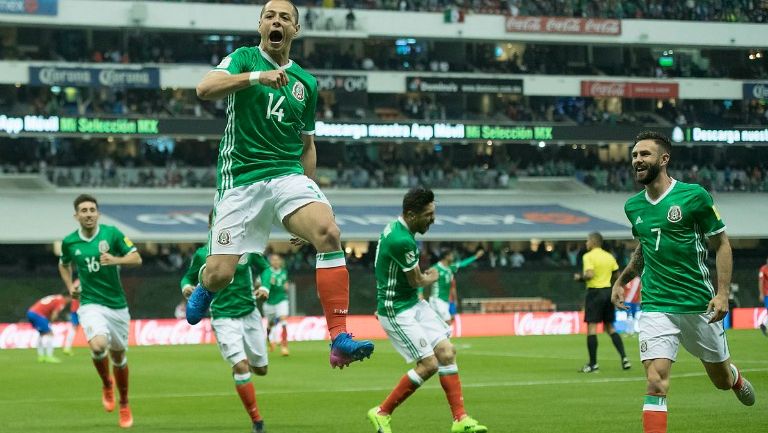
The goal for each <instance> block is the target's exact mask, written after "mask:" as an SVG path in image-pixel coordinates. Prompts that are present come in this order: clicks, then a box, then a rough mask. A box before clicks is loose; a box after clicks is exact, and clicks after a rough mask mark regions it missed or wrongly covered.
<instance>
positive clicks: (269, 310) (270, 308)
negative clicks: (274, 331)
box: [261, 299, 288, 322]
mask: <svg viewBox="0 0 768 433" xmlns="http://www.w3.org/2000/svg"><path fill="white" fill-rule="evenodd" d="M261 308H263V309H264V317H266V318H267V321H268V322H272V321H274V320H276V319H279V318H280V317H286V316H288V300H287V299H286V300H283V301H280V302H278V303H277V304H275V305H272V304H267V303H266V302H265V303H264V304H263V305H262V306H261Z"/></svg>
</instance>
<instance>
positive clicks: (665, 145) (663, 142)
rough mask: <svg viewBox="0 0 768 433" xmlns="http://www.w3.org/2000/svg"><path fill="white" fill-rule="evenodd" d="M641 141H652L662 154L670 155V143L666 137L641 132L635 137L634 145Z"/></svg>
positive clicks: (656, 133) (657, 133)
mask: <svg viewBox="0 0 768 433" xmlns="http://www.w3.org/2000/svg"><path fill="white" fill-rule="evenodd" d="M643 140H653V142H654V143H656V144H658V145H659V146H661V148H662V149H663V150H664V152H666V153H668V154H670V155H671V154H672V141H670V139H669V137H667V136H666V135H664V134H662V133H660V132H656V131H642V132H641V133H639V134H637V137H635V144H637V143H638V142H640V141H643Z"/></svg>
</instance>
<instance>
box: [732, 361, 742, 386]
mask: <svg viewBox="0 0 768 433" xmlns="http://www.w3.org/2000/svg"><path fill="white" fill-rule="evenodd" d="M731 373H732V374H733V377H734V379H733V386H731V389H733V390H734V391H739V390H741V388H742V387H743V386H744V379H743V378H742V377H741V372H740V371H739V369H738V368H736V366H735V365H733V364H731Z"/></svg>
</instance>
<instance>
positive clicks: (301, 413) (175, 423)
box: [0, 331, 768, 433]
mask: <svg viewBox="0 0 768 433" xmlns="http://www.w3.org/2000/svg"><path fill="white" fill-rule="evenodd" d="M584 340H585V339H584V337H583V336H547V337H508V338H463V339H455V340H454V343H455V344H456V346H457V348H458V351H459V358H458V364H459V369H460V373H461V379H462V383H463V385H464V397H465V404H466V407H467V410H468V412H469V413H470V414H471V415H472V416H474V417H475V418H477V419H478V420H480V421H481V422H482V423H483V424H486V425H487V426H488V427H489V429H490V431H491V432H531V433H533V432H550V433H552V432H569V433H578V432H584V433H599V432H611V433H623V432H641V431H642V426H641V422H640V416H641V406H642V396H643V395H644V388H645V382H644V376H643V372H642V368H641V365H640V363H639V361H636V360H638V354H637V341H636V339H633V338H627V339H625V342H626V345H627V348H628V352H629V356H630V358H631V359H632V360H633V362H634V364H635V365H634V367H633V368H632V369H631V370H629V371H622V370H621V368H620V366H619V362H618V357H617V355H616V353H615V351H614V350H613V347H612V346H611V344H610V341H609V340H608V338H607V337H606V336H604V335H601V336H600V337H599V341H600V347H599V349H598V351H599V357H600V365H601V372H600V373H598V374H590V375H584V374H579V373H576V370H577V369H578V368H579V367H581V366H582V365H583V363H584V360H585V356H586V348H585V341H584ZM729 343H730V346H731V351H732V355H733V356H734V359H735V360H736V361H737V363H738V365H739V366H740V367H741V368H742V369H744V371H745V372H746V376H747V377H748V378H749V379H750V380H751V381H752V383H753V384H754V385H755V388H756V389H757V400H758V402H757V404H756V405H755V406H753V407H751V408H747V407H744V406H742V405H741V404H740V403H739V402H738V401H737V400H736V399H735V397H734V395H733V393H732V392H730V391H728V392H724V391H719V390H717V389H715V388H714V387H713V386H712V385H711V384H710V383H709V380H708V379H707V377H706V376H705V375H704V371H703V368H702V367H701V365H700V363H699V362H698V361H697V360H695V359H693V358H692V357H691V356H690V355H688V354H687V353H681V356H680V357H679V359H678V362H677V363H676V364H675V366H674V367H673V376H672V389H671V392H670V395H669V410H670V417H669V431H670V432H673V433H684V432H697V433H703V432H713V433H715V432H717V433H720V432H738V433H758V432H760V433H763V432H766V431H768V410H767V409H768V339H766V338H765V337H763V336H762V335H761V334H760V332H759V331H734V332H730V333H729ZM326 347H327V345H325V344H323V343H320V342H302V343H293V344H292V346H291V349H292V353H291V356H290V357H288V358H281V357H279V356H274V357H273V358H272V359H271V363H270V366H269V368H270V371H269V374H268V375H267V376H266V377H258V378H256V377H254V383H255V385H256V390H257V394H258V399H259V407H260V410H261V412H262V415H263V416H264V418H265V421H266V425H267V427H268V431H269V432H270V433H283V432H286V433H299V432H301V433H315V432H316V433H320V432H322V433H328V432H333V433H352V432H355V433H358V432H362V433H365V432H373V428H372V427H371V425H370V424H369V423H368V421H367V419H366V417H365V413H366V411H367V410H368V409H369V408H371V407H373V406H375V405H377V404H378V403H379V402H380V401H381V400H382V399H383V398H384V397H385V396H386V395H387V394H388V393H389V391H390V390H391V388H392V387H393V386H394V385H395V383H396V382H397V381H398V380H399V378H400V377H401V376H402V375H403V374H404V373H405V372H406V371H407V369H408V368H409V366H408V365H406V364H405V363H404V362H403V360H402V358H400V356H399V355H397V354H396V353H395V352H394V350H393V349H392V347H391V345H390V343H389V342H388V341H379V342H378V345H377V349H376V353H375V355H374V356H373V357H372V358H371V359H370V360H367V361H366V362H363V363H362V364H353V366H351V367H350V368H348V369H345V370H343V371H339V370H331V369H330V368H329V367H328V353H327V349H326ZM129 361H130V367H131V401H132V404H131V406H132V408H133V412H134V418H135V425H134V427H133V429H132V430H133V431H136V432H220V433H229V432H232V433H234V432H243V433H245V432H249V431H250V422H249V419H248V417H247V416H246V414H245V412H244V410H243V408H242V406H241V403H240V401H239V399H238V398H237V395H236V394H235V391H234V386H233V382H232V379H231V377H230V374H229V367H228V365H227V364H226V363H225V362H224V361H223V360H222V359H221V358H220V356H219V353H218V350H217V349H216V347H215V346H212V345H211V346H175V347H143V348H132V349H131V351H130V352H129ZM0 371H2V373H0V431H2V432H5V433H11V432H14V433H15V432H19V433H22V432H23V433H28V432H41V433H44V432H57V433H59V432H78V433H91V432H93V433H96V432H99V433H101V432H117V431H121V429H120V428H119V427H118V426H117V413H116V412H113V413H105V412H104V411H103V409H102V408H101V403H100V382H99V380H98V378H97V375H96V373H95V370H94V368H93V366H92V364H91V362H90V358H89V356H88V353H87V351H86V350H85V349H82V348H81V349H78V350H77V351H76V352H75V356H74V357H71V358H66V359H64V363H62V364H58V365H53V364H38V363H37V362H35V353H34V352H33V351H31V350H5V351H0ZM450 422H451V417H450V410H449V408H448V405H447V402H446V401H445V397H444V395H443V392H442V389H441V388H440V384H439V381H438V380H437V378H433V379H432V380H430V381H429V382H428V383H427V384H425V385H424V386H423V387H422V389H420V390H419V391H417V392H416V393H415V394H414V395H413V396H412V397H411V398H410V399H409V400H408V401H406V402H405V404H403V405H402V406H401V407H400V408H398V410H397V411H396V412H395V414H394V416H393V424H392V425H393V431H394V432H395V433H398V432H409V433H412V432H419V433H433V432H435V433H439V432H446V433H447V432H449V431H450Z"/></svg>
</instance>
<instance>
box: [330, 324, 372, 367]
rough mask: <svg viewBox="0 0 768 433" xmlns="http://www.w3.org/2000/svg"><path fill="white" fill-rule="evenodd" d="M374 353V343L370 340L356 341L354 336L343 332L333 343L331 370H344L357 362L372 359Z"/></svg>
mask: <svg viewBox="0 0 768 433" xmlns="http://www.w3.org/2000/svg"><path fill="white" fill-rule="evenodd" d="M372 353H373V342H371V341H368V340H360V341H355V340H353V339H352V334H349V333H347V332H342V333H341V334H339V335H337V336H336V338H334V339H333V343H331V358H330V360H331V368H336V367H339V368H342V369H343V368H344V367H346V366H348V365H349V364H351V363H353V362H355V361H362V360H363V359H365V358H370V357H371V354H372Z"/></svg>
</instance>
